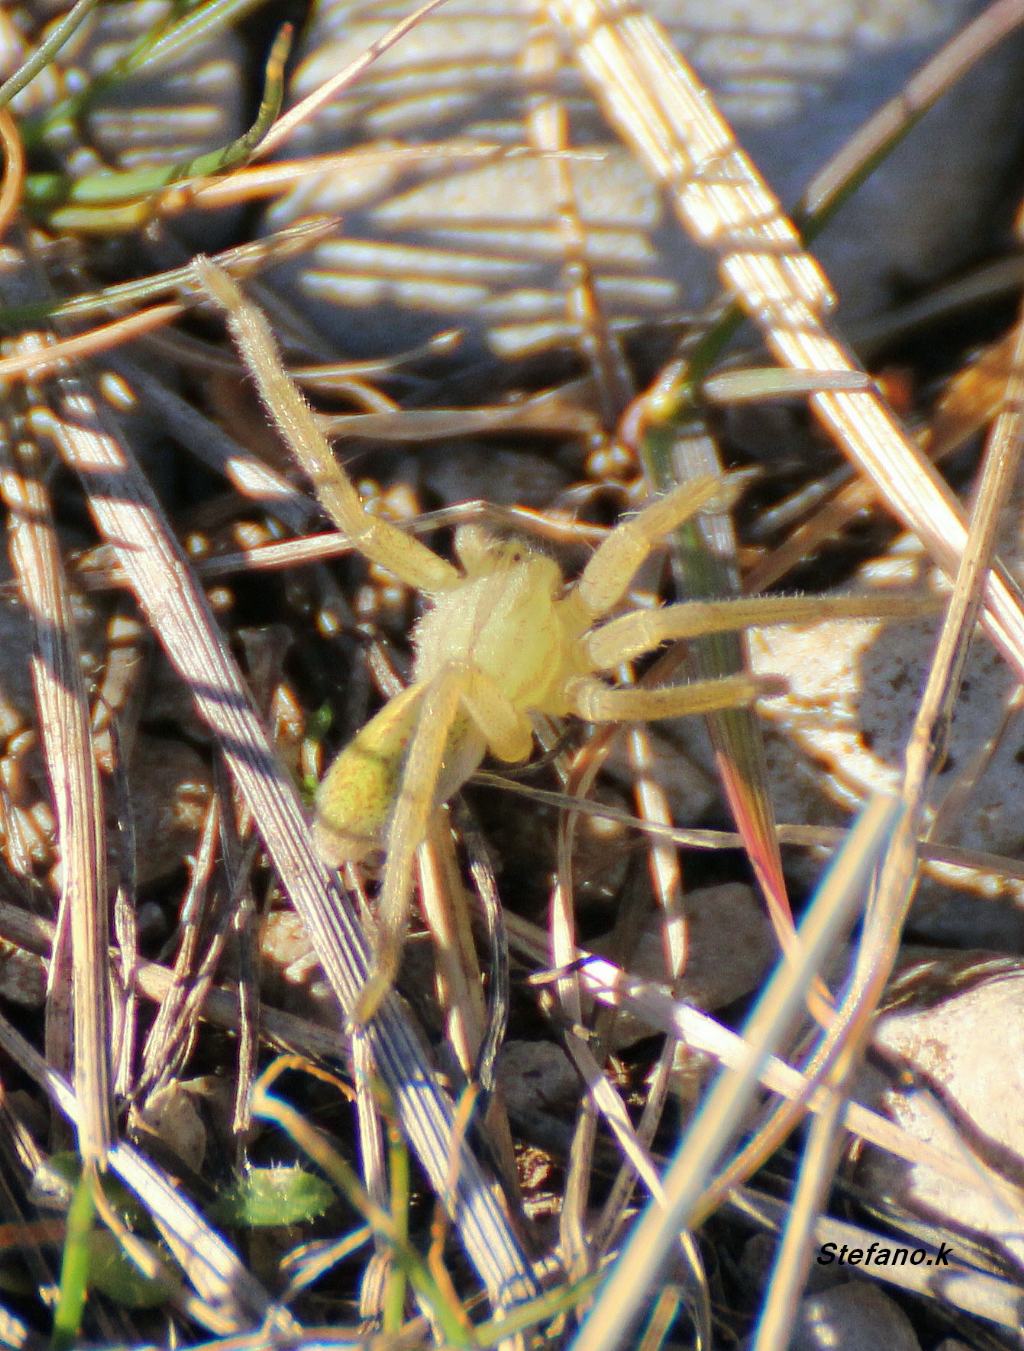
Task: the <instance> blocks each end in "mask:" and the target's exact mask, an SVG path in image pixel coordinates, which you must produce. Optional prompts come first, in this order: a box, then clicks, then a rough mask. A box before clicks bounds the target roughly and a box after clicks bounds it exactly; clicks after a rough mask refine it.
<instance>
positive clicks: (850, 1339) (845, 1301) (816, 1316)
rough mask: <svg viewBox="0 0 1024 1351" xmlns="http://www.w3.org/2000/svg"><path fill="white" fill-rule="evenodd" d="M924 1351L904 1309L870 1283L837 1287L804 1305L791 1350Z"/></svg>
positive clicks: (802, 1303)
mask: <svg viewBox="0 0 1024 1351" xmlns="http://www.w3.org/2000/svg"><path fill="white" fill-rule="evenodd" d="M880 1347H884V1348H885V1351H921V1343H920V1342H919V1341H918V1339H917V1335H916V1333H915V1332H914V1329H913V1327H912V1326H911V1323H910V1319H909V1318H908V1317H907V1315H906V1314H905V1313H904V1312H903V1310H902V1309H901V1308H900V1306H899V1305H898V1304H897V1303H896V1302H895V1300H892V1299H890V1298H889V1296H888V1295H885V1294H883V1293H882V1291H881V1290H879V1289H878V1287H877V1286H875V1285H869V1284H868V1282H866V1281H851V1282H850V1283H849V1284H848V1285H837V1286H835V1287H834V1288H833V1289H831V1290H826V1291H824V1292H823V1293H822V1294H820V1295H812V1296H810V1297H809V1298H808V1299H805V1300H803V1301H802V1302H801V1304H800V1311H799V1313H798V1315H797V1320H796V1324H795V1326H794V1329H793V1337H792V1340H791V1341H790V1344H789V1351H879V1348H880Z"/></svg>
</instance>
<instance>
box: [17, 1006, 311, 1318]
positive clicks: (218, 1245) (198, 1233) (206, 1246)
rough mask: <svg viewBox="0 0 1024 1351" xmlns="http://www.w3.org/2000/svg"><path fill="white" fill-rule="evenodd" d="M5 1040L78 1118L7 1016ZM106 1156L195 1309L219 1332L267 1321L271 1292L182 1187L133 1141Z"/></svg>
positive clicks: (67, 1095) (74, 1104) (59, 1083)
mask: <svg viewBox="0 0 1024 1351" xmlns="http://www.w3.org/2000/svg"><path fill="white" fill-rule="evenodd" d="M0 1046H2V1048H3V1050H4V1052H5V1053H6V1054H7V1055H9V1056H10V1057H11V1059H12V1060H13V1061H14V1062H15V1064H17V1065H18V1066H20V1068H21V1069H22V1070H24V1072H25V1073H26V1074H27V1075H28V1076H29V1077H30V1078H31V1079H32V1080H33V1081H34V1082H35V1083H37V1084H38V1085H39V1086H40V1087H41V1088H42V1089H43V1090H44V1092H45V1093H46V1095H47V1096H48V1097H49V1098H50V1099H51V1100H52V1101H53V1102H54V1103H56V1105H57V1106H58V1107H59V1108H60V1110H61V1111H62V1112H63V1113H64V1115H65V1116H66V1117H67V1118H68V1119H69V1120H70V1121H72V1122H77V1121H78V1117H79V1111H80V1108H79V1104H78V1100H77V1099H76V1097H75V1095H74V1093H73V1092H72V1091H71V1088H70V1087H69V1085H68V1084H67V1082H66V1081H65V1080H64V1079H63V1078H62V1077H61V1076H60V1075H59V1074H57V1072H56V1071H55V1070H53V1069H51V1067H50V1066H49V1065H48V1064H47V1063H46V1061H45V1060H44V1059H43V1057H42V1056H41V1055H40V1054H39V1053H38V1051H36V1050H35V1049H34V1048H33V1047H32V1046H30V1045H29V1043H28V1042H27V1041H26V1040H25V1039H24V1037H22V1036H21V1034H20V1033H19V1032H17V1031H15V1029H14V1028H13V1027H11V1025H10V1023H8V1022H7V1020H6V1019H5V1018H0ZM107 1161H108V1163H109V1166H110V1168H111V1169H112V1170H113V1172H114V1173H116V1174H117V1176H118V1177H120V1179H121V1180H122V1182H124V1183H125V1184H126V1186H128V1187H130V1188H131V1190H132V1191H133V1192H134V1193H135V1194H136V1195H137V1196H138V1197H139V1199H140V1200H141V1201H142V1203H143V1205H145V1206H146V1208H147V1209H148V1210H149V1212H150V1214H151V1215H152V1217H153V1220H154V1222H155V1224H156V1225H157V1227H158V1228H159V1230H160V1232H161V1234H162V1235H163V1237H164V1239H165V1240H166V1242H167V1244H168V1246H169V1247H170V1248H171V1251H172V1252H173V1253H174V1254H175V1256H176V1257H177V1259H178V1261H179V1262H180V1263H181V1266H182V1268H183V1270H184V1271H185V1272H186V1274H187V1276H188V1278H189V1279H190V1280H191V1281H192V1283H193V1285H194V1286H195V1287H196V1289H197V1290H198V1291H199V1292H200V1295H201V1297H202V1299H203V1301H204V1304H205V1306H206V1307H205V1309H204V1308H196V1307H195V1306H193V1307H192V1309H191V1312H192V1314H193V1315H194V1316H195V1317H197V1318H200V1319H203V1321H205V1322H206V1324H207V1326H208V1327H210V1328H211V1330H212V1331H216V1332H220V1333H223V1332H224V1331H225V1330H235V1329H238V1328H242V1327H248V1326H250V1325H251V1323H252V1322H253V1321H254V1320H255V1321H257V1322H259V1323H261V1324H263V1323H264V1321H265V1320H266V1319H267V1316H268V1314H270V1312H271V1310H272V1307H273V1306H272V1304H271V1300H270V1297H269V1295H268V1294H267V1292H266V1291H265V1290H264V1289H263V1287H262V1286H261V1285H260V1283H259V1282H258V1281H257V1280H256V1279H255V1277H253V1276H252V1275H250V1273H249V1271H248V1268H247V1267H246V1266H245V1265H244V1264H243V1263H242V1262H240V1261H239V1259H238V1256H237V1255H236V1254H235V1253H234V1252H233V1251H232V1249H231V1248H230V1247H229V1246H228V1245H227V1244H226V1243H225V1242H224V1240H223V1239H222V1238H221V1237H220V1235H219V1234H218V1233H216V1232H215V1231H214V1230H213V1229H211V1228H210V1226H209V1225H208V1224H207V1223H206V1221H205V1220H204V1219H203V1217H202V1215H201V1214H200V1212H199V1211H198V1210H197V1209H196V1208H195V1207H194V1206H193V1205H192V1204H191V1203H190V1202H189V1201H187V1200H186V1199H185V1197H184V1195H183V1194H182V1192H181V1189H180V1188H179V1187H177V1186H175V1185H174V1183H172V1182H171V1180H170V1179H169V1178H168V1177H166V1176H165V1175H164V1173H163V1172H161V1171H160V1170H159V1169H157V1168H155V1167H154V1166H153V1165H152V1164H151V1163H150V1162H149V1161H148V1159H146V1158H144V1157H143V1155H142V1154H140V1153H139V1152H138V1150H136V1149H133V1148H132V1146H131V1145H127V1144H115V1145H113V1146H112V1147H111V1149H110V1151H109V1153H108V1155H107ZM274 1321H275V1322H276V1323H277V1324H278V1326H279V1327H281V1329H282V1330H285V1329H287V1328H288V1327H289V1326H290V1325H291V1319H290V1317H289V1316H288V1315H287V1314H284V1313H283V1312H280V1311H278V1312H277V1313H276V1314H274Z"/></svg>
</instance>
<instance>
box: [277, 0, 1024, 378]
mask: <svg viewBox="0 0 1024 1351" xmlns="http://www.w3.org/2000/svg"><path fill="white" fill-rule="evenodd" d="M409 8H410V7H409V5H408V4H406V3H387V4H379V3H374V4H373V5H372V6H371V5H367V4H366V3H365V2H364V0H321V2H320V3H318V4H316V5H315V6H314V9H313V14H312V18H311V21H310V24H309V26H308V28H307V30H306V33H305V37H304V39H303V44H302V52H301V60H300V63H299V66H298V69H297V71H296V73H295V76H294V78H293V81H292V85H291V91H290V96H291V100H292V101H293V102H294V101H298V100H299V99H300V98H302V97H304V96H305V95H307V94H309V93H310V92H311V91H312V90H313V89H315V88H316V87H317V86H318V85H319V84H320V83H321V82H322V81H323V80H325V79H326V78H328V77H330V76H332V75H334V74H336V73H337V72H338V71H340V70H342V69H343V68H344V67H345V66H346V65H347V64H348V63H350V62H352V61H353V60H354V59H356V58H357V57H358V56H359V55H360V54H362V53H363V52H364V51H365V50H366V49H367V48H368V47H369V46H370V45H371V43H372V42H373V41H374V40H376V39H378V38H380V37H381V36H382V35H383V34H384V33H385V32H386V31H387V30H388V29H389V28H390V27H391V26H392V24H394V23H395V22H397V21H398V20H399V19H400V18H402V17H404V16H405V15H406V14H407V13H408V12H409ZM644 8H645V10H646V11H648V12H650V13H651V14H652V15H653V16H654V17H655V18H658V19H660V20H661V21H663V22H664V23H665V24H666V26H667V27H668V30H669V32H670V34H671V36H672V38H673V39H674V41H675V42H676V43H678V45H679V48H680V50H681V51H682V52H683V53H684V54H685V55H686V56H688V57H689V58H690V59H691V60H692V61H693V63H694V65H695V66H696V68H697V70H698V72H699V73H701V74H702V76H703V77H704V78H705V79H706V80H707V81H708V83H709V85H710V86H711V88H712V90H713V91H714V92H716V94H717V95H718V97H719V99H720V102H721V106H722V109H723V111H724V113H725V115H726V116H727V117H728V118H730V119H731V120H732V121H733V123H734V125H735V127H736V130H737V132H738V134H739V135H740V137H741V139H742V140H743V142H744V144H745V146H746V148H747V149H748V150H749V151H750V153H751V154H752V155H753V157H754V159H755V161H756V162H757V163H758V165H759V167H760V168H761V170H762V171H763V172H764V174H765V176H766V177H767V178H768V180H769V182H770V183H771V184H772V186H773V187H774V188H775V190H776V191H777V193H778V194H779V195H780V197H781V199H782V202H783V204H784V205H785V206H792V205H793V203H794V202H795V201H796V199H797V197H798V196H799V193H800V192H801V191H802V189H803V188H804V186H805V185H806V184H807V182H808V181H809V180H810V178H811V177H812V175H813V174H814V172H815V171H816V170H817V169H819V168H820V167H821V166H823V165H824V164H825V163H826V161H827V160H828V159H829V158H830V156H831V155H832V154H833V153H834V152H835V151H836V150H837V149H838V148H839V147H840V146H841V145H842V144H843V143H844V141H845V140H846V139H847V137H849V136H850V134H851V133H852V132H853V131H854V130H855V129H856V128H857V127H858V126H859V125H860V124H861V123H862V122H863V121H864V120H865V119H866V117H867V116H868V115H869V114H870V113H871V112H873V111H874V110H875V109H876V108H877V107H878V106H879V105H880V104H882V103H883V102H884V101H885V100H886V99H888V98H891V97H893V96H894V95H895V94H896V93H897V92H898V91H899V90H900V88H901V87H902V85H903V83H904V81H905V80H906V79H907V77H908V76H909V75H910V74H911V73H912V72H913V71H914V70H915V69H916V68H917V67H918V66H919V65H920V64H921V63H922V61H923V60H924V59H925V58H926V57H928V56H929V55H931V54H932V53H933V52H934V51H935V50H936V49H937V48H938V47H939V46H940V45H941V43H942V42H944V41H945V40H946V39H947V38H949V37H950V36H951V35H952V34H953V33H954V32H955V31H956V30H957V29H958V28H959V27H960V26H961V25H962V24H963V23H965V22H966V21H967V19H968V18H970V17H972V16H973V15H974V13H976V12H977V11H978V10H979V9H980V8H981V4H980V3H979V0H876V3H873V4H872V5H870V6H867V7H866V6H864V5H863V4H861V3H860V2H859V0H831V3H823V2H822V0H803V2H802V3H799V4H795V3H793V4H786V5H765V4H763V3H761V0H740V2H739V3H733V4H725V5H723V4H721V3H720V2H719V0H647V3H646V4H645V5H644ZM531 14H532V9H531V7H530V6H529V5H528V4H527V3H526V0H511V2H510V0H502V2H501V3H498V2H497V0H452V3H449V4H446V5H445V6H444V7H443V8H442V9H441V10H440V11H438V12H437V13H435V14H431V15H430V16H429V17H427V18H426V19H425V20H424V21H422V22H421V23H419V24H417V25H416V26H415V27H414V28H413V30H412V31H411V32H409V33H408V34H407V35H406V36H405V37H404V38H403V39H402V40H401V41H400V42H399V43H398V44H397V45H396V46H395V47H394V48H393V49H392V50H391V51H389V52H387V53H386V54H385V55H384V56H382V57H381V58H380V59H379V60H378V61H376V62H375V63H374V64H373V65H372V66H371V67H370V68H369V70H367V71H365V72H364V73H363V74H362V76H361V77H360V78H359V80H358V81H357V82H355V83H354V84H353V85H352V86H351V87H350V88H348V89H346V90H344V91H343V92H342V93H341V94H340V95H339V96H338V97H337V98H335V99H333V100H332V101H331V102H330V104H329V105H328V106H326V107H325V108H323V109H321V110H320V111H319V112H318V113H317V115H316V116H315V117H314V118H313V119H311V121H310V123H309V124H308V125H306V126H305V127H303V128H302V130H301V132H300V133H298V134H297V135H296V136H295V137H294V139H293V140H292V142H291V143H290V144H289V146H288V149H287V151H286V153H287V154H289V155H298V154H302V155H310V154H320V155H323V154H336V153H339V152H341V151H346V150H351V151H356V150H358V151H360V152H362V153H361V154H359V155H358V156H356V155H354V154H353V155H352V156H350V159H349V162H348V163H347V164H346V166H345V168H344V169H341V168H340V167H336V168H334V169H332V170H330V171H328V172H326V173H324V174H323V175H322V176H320V177H319V178H311V179H307V180H305V181H303V182H302V183H301V184H300V185H299V186H297V187H296V188H295V189H294V190H293V191H292V192H291V193H290V194H289V195H288V196H287V197H285V198H284V199H283V200H281V201H279V202H277V203H276V204H275V205H274V206H272V207H271V208H270V210H269V211H268V214H267V218H266V223H267V226H268V228H274V229H276V228H280V227H282V226H284V225H286V224H287V223H289V222H290V221H293V220H295V219H296V218H298V217H301V216H304V215H307V214H320V213H339V214H343V216H344V228H343V230H341V231H339V234H338V237H337V238H332V239H330V240H329V241H327V242H326V243H324V244H322V245H320V246H319V247H318V248H317V249H316V250H315V251H314V252H313V253H312V254H310V255H308V256H307V257H305V258H304V259H303V260H302V261H301V262H298V263H296V264H295V265H293V266H289V267H286V268H282V269H280V270H278V271H277V273H276V274H275V275H276V282H275V284H276V285H278V286H280V287H281V288H282V291H283V292H285V293H287V295H288V298H289V301H290V302H291V303H293V304H296V303H297V304H299V305H301V307H302V308H303V310H304V311H305V312H306V313H307V314H309V315H311V316H314V317H315V322H316V324H317V327H318V328H319V329H321V331H324V330H326V331H327V332H329V333H330V334H331V335H332V336H333V338H334V339H335V340H336V341H337V342H338V344H339V346H340V348H341V349H342V350H344V351H346V352H350V353H353V354H356V353H366V354H371V353H372V354H379V353H383V352H387V353H394V352H395V351H397V350H400V349H402V348H404V347H411V346H414V345H416V344H417V343H421V342H425V341H428V340H429V339H431V338H432V337H434V336H435V335H436V334H437V333H438V332H439V331H443V330H448V329H453V328H454V329H457V330H458V331H459V332H460V333H461V335H462V349H461V351H460V352H459V353H457V354H456V358H455V360H456V361H466V360H467V359H469V358H471V357H473V356H474V355H476V356H479V355H480V354H482V353H483V352H490V353H491V354H492V355H498V356H509V355H526V354H528V353H530V352H537V351H539V350H542V349H543V348H545V347H548V346H551V345H552V344H562V345H565V344H567V343H571V342H573V341H575V340H576V339H577V338H578V336H579V331H580V330H579V327H578V321H577V320H576V319H575V318H574V317H573V315H571V314H570V313H569V310H568V308H567V295H566V285H565V281H564V268H565V264H566V257H567V245H566V239H565V234H564V231H563V230H562V229H561V227H560V223H559V213H558V209H557V191H556V171H555V169H554V168H553V165H552V162H551V161H550V160H546V159H544V158H543V157H538V156H537V155H535V154H531V153H529V148H530V146H531V139H530V135H531V134H530V131H529V129H528V127H527V125H526V116H527V111H528V109H529V107H530V106H531V104H532V103H533V102H535V101H536V97H537V94H538V92H539V91H541V90H544V89H552V90H554V91H557V93H558V94H559V95H560V96H561V97H562V99H563V100H564V104H565V107H566V109H567V112H568V118H569V125H570V129H571V130H570V143H571V146H572V149H573V151H574V154H573V156H572V157H571V159H570V160H569V161H568V176H569V178H570V180H571V184H572V191H573V194H574V197H575V204H576V209H577V212H578V215H579V217H580V220H581V222H582V226H583V232H584V236H585V242H584V246H583V247H584V251H585V254H586V259H587V262H588V264H589V267H590V269H591V271H592V273H593V276H594V278H595V287H596V292H597V295H598V297H599V299H600V301H601V303H602V306H603V308H604V309H605V311H606V312H607V314H608V315H609V316H610V317H611V318H612V319H613V320H614V321H615V322H616V323H617V324H619V325H626V326H631V325H635V324H636V323H638V322H642V321H648V320H664V319H665V318H666V317H669V318H671V319H672V320H673V321H677V320H678V319H679V318H680V316H681V315H683V314H685V313H686V312H687V311H692V310H693V309H694V308H696V307H699V306H701V305H702V304H703V303H705V302H706V301H707V299H708V298H709V296H710V295H711V294H712V293H713V291H714V289H715V282H714V278H713V270H712V265H711V263H710V262H709V261H708V258H707V256H705V255H702V253H701V251H700V250H699V249H698V248H696V247H695V246H694V245H693V244H691V243H690V242H689V240H688V238H687V237H686V235H685V233H684V231H683V230H682V228H681V227H680V226H679V225H678V224H677V222H676V221H675V219H674V218H673V217H672V215H671V213H670V212H669V211H668V210H667V209H666V206H665V204H664V202H663V200H662V198H661V196H660V194H659V192H658V191H657V190H656V189H655V188H654V187H653V186H652V184H651V182H650V181H649V179H648V178H647V176H646V173H645V171H644V169H643V168H642V166H641V165H640V164H639V163H637V162H636V160H635V159H634V158H633V157H632V155H631V153H630V152H629V151H628V150H627V149H626V148H625V147H624V146H623V145H622V144H621V143H619V142H618V141H617V140H616V139H615V137H614V135H613V134H612V133H611V132H610V131H609V129H608V127H607V125H606V124H605V122H604V121H603V119H602V117H601V115H600V114H599V113H598V111H597V108H596V105H595V103H594V101H593V99H592V97H591V95H590V93H589V91H588V90H587V89H586V88H585V86H584V83H583V80H582V78H581V76H580V74H579V72H578V71H576V70H575V68H574V67H573V66H572V64H571V61H570V60H568V59H566V60H565V61H564V62H563V63H562V64H561V65H560V66H559V67H558V69H557V74H555V75H553V76H551V75H548V74H547V73H546V71H545V72H544V73H541V71H540V69H539V68H538V66H537V65H536V61H537V60H540V59H541V56H540V46H539V45H538V44H542V43H543V41H544V37H545V33H549V30H543V29H541V28H539V27H538V26H537V24H536V23H535V22H531V18H530V16H531ZM554 50H555V49H554V48H553V47H550V46H549V48H548V52H547V54H548V55H552V54H553V52H554ZM531 62H533V65H532V68H531V69H529V70H528V66H530V65H531ZM1019 69H1020V50H1019V48H1014V47H1013V45H1012V44H1011V45H1008V46H1004V47H1003V48H1001V49H1000V51H999V52H998V53H996V54H995V56H994V57H993V59H991V60H990V61H988V62H987V63H986V64H985V66H984V68H983V69H980V70H978V71H976V72H974V73H973V74H972V75H971V76H969V77H968V79H967V80H966V81H965V82H964V83H963V84H962V85H960V86H959V87H958V88H957V90H956V92H955V94H954V95H952V96H950V97H948V98H947V99H946V100H944V102H943V104H940V105H939V106H938V107H937V108H936V109H934V110H932V112H930V113H929V114H928V115H927V116H926V117H925V118H924V119H923V120H922V122H921V123H920V124H919V126H918V127H916V128H915V129H914V132H913V133H912V135H911V136H910V137H909V138H908V140H907V141H906V142H905V143H904V145H902V146H901V147H900V148H899V149H898V150H897V151H896V152H895V153H894V154H893V156H892V157H891V159H890V160H889V161H888V162H887V163H886V164H885V165H884V166H883V167H882V168H881V170H880V171H879V172H878V173H877V174H876V175H875V176H874V177H873V178H872V179H871V180H870V181H869V182H868V183H867V184H866V185H865V186H864V187H863V188H862V189H861V191H860V192H859V193H858V195H857V196H856V197H855V198H854V199H853V200H852V201H850V202H848V203H847V204H846V205H845V206H844V208H843V210H842V212H841V213H840V215H839V217H838V218H837V219H836V221H834V222H833V223H832V224H831V225H830V227H829V228H828V229H827V230H826V231H825V233H824V234H823V236H822V238H821V241H820V254H821V257H822V259H823V261H824V263H825V265H826V267H827V269H828V270H829V272H830V274H831V275H832V278H833V280H834V281H835V283H836V285H837V287H838V290H839V293H840V295H841V296H842V297H843V312H844V313H845V314H865V313H870V312H872V311H874V310H876V309H877V308H878V307H879V306H880V305H881V304H882V303H883V302H884V301H885V300H886V299H887V298H888V297H889V296H890V295H891V293H892V287H893V286H894V285H906V284H916V283H920V282H922V281H923V280H925V279H926V278H929V277H932V276H934V275H936V274H940V273H941V272H943V271H945V270H947V269H949V268H950V267H951V266H953V265H954V264H955V263H957V262H960V261H962V260H963V257H964V245H965V242H966V241H975V240H977V239H978V238H979V237H983V235H984V227H985V224H986V222H987V221H988V220H989V219H990V217H991V205H992V195H991V194H992V192H993V188H994V186H995V185H997V184H998V183H999V181H1000V180H1001V178H1002V177H1003V176H1004V175H1005V174H1006V172H1007V170H1008V169H1009V167H1010V165H1011V164H1012V163H1013V158H1014V151H1015V146H1014V142H1013V138H1012V137H1011V136H1009V135H1008V134H1007V128H1008V127H1009V126H1011V125H1013V122H1012V118H1013V116H1014V115H1015V112H1016V108H1017V94H1018V85H1017V78H1018V74H1017V73H1018V72H1019ZM480 145H484V146H490V147H498V149H497V150H494V151H493V152H492V153H490V154H489V155H487V156H484V157H481V155H480V154H479V153H478V152H475V151H474V149H473V147H474V146H476V147H479V146H480ZM505 151H508V152H509V153H505ZM937 166H941V172H937ZM996 191H998V189H997V188H996Z"/></svg>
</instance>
